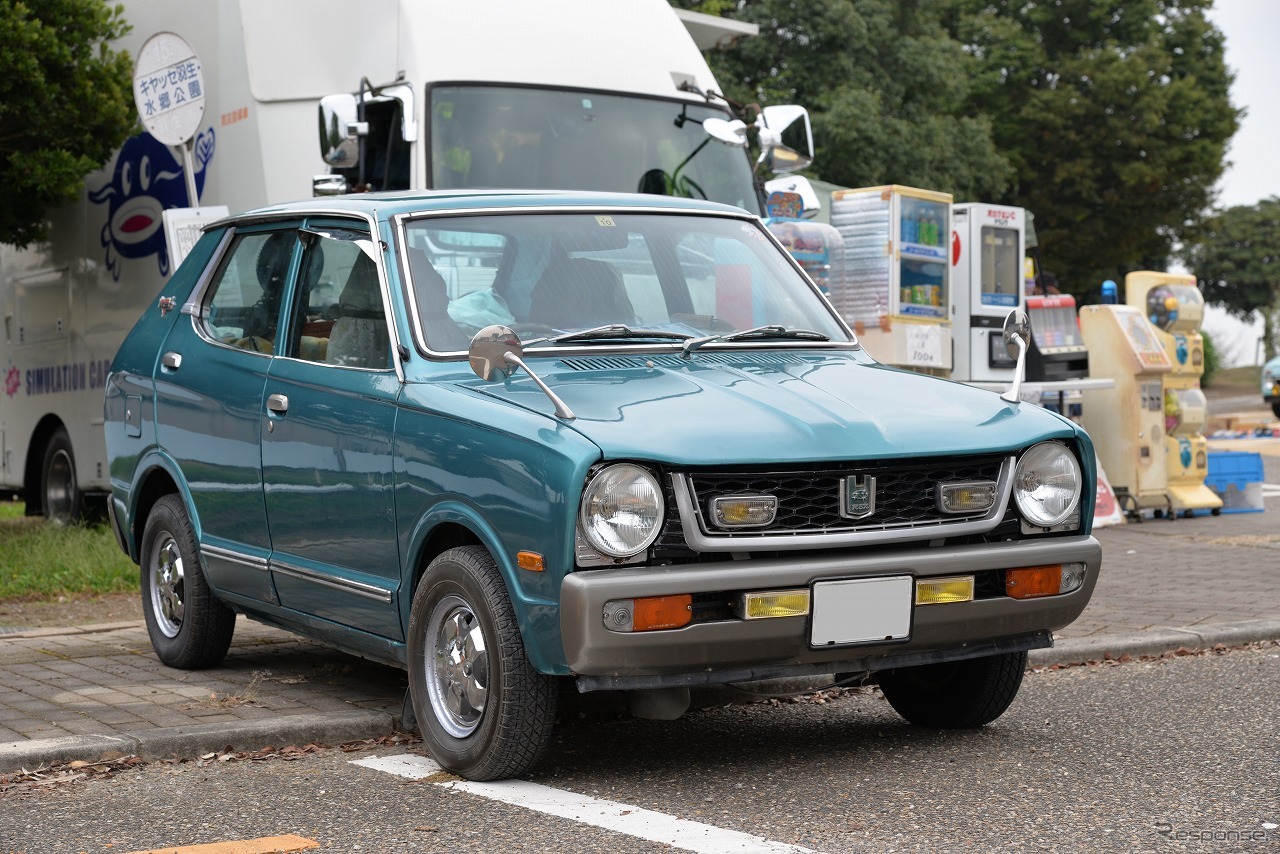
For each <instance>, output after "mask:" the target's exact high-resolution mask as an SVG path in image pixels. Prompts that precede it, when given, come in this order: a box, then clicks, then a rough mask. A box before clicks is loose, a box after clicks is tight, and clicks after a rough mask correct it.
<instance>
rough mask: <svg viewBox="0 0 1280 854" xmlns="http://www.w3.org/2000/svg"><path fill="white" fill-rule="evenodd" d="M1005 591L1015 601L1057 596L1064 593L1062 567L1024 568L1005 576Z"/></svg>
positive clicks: (1014, 570) (1009, 572)
mask: <svg viewBox="0 0 1280 854" xmlns="http://www.w3.org/2000/svg"><path fill="white" fill-rule="evenodd" d="M1004 591H1005V593H1007V594H1009V595H1010V596H1012V597H1013V598H1014V599H1034V598H1036V597H1037V596H1056V595H1058V594H1059V593H1061V592H1062V566H1061V565H1060V564H1054V565H1052V566H1024V567H1023V568H1021V569H1011V570H1009V571H1007V572H1006V573H1005V575H1004Z"/></svg>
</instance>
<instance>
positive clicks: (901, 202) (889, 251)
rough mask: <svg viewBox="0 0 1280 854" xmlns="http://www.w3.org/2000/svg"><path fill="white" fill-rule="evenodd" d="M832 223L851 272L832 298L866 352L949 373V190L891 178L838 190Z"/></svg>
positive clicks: (886, 360) (904, 364)
mask: <svg viewBox="0 0 1280 854" xmlns="http://www.w3.org/2000/svg"><path fill="white" fill-rule="evenodd" d="M831 224H832V225H833V226H835V228H836V229H837V230H838V232H839V233H840V235H841V237H843V239H844V246H845V265H846V276H845V279H844V281H843V282H839V283H837V282H834V281H833V282H832V302H833V303H835V304H836V305H837V306H838V307H839V306H844V307H843V308H840V311H841V313H842V314H843V316H844V318H845V320H846V321H848V322H849V324H850V325H851V326H853V328H854V331H855V332H856V333H857V334H858V338H859V340H860V341H861V342H862V344H863V346H864V347H866V348H867V352H868V353H870V354H871V355H872V356H874V357H875V358H876V359H877V360H878V361H880V362H883V363H885V364H888V365H896V366H899V367H903V368H909V369H911V370H914V371H919V372H921V373H928V374H935V375H938V376H947V375H948V374H950V372H951V366H952V357H951V321H950V318H949V316H948V315H949V311H950V305H951V296H950V270H951V264H950V258H949V255H950V252H949V249H948V246H947V244H948V242H949V240H950V235H951V196H950V195H949V194H947V193H937V192H933V191H931V190H918V189H914V188H912V187H902V186H899V185H896V184H894V185H890V186H884V187H867V188H863V189H859V190H837V191H835V192H834V193H832V195H831Z"/></svg>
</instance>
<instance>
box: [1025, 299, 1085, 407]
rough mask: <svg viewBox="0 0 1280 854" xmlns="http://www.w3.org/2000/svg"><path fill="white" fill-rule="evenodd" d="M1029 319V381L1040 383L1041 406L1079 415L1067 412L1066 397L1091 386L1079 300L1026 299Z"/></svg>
mask: <svg viewBox="0 0 1280 854" xmlns="http://www.w3.org/2000/svg"><path fill="white" fill-rule="evenodd" d="M1027 319H1028V320H1029V321H1030V322H1031V346H1030V347H1028V348H1027V382H1029V383H1040V384H1041V388H1042V389H1043V390H1044V396H1043V399H1042V401H1041V402H1042V403H1043V404H1044V405H1046V406H1048V407H1049V408H1050V409H1056V410H1057V411H1058V412H1059V413H1061V414H1063V415H1070V416H1072V417H1076V416H1078V415H1079V414H1080V413H1079V412H1076V411H1074V410H1075V407H1074V406H1073V407H1072V410H1071V411H1068V409H1067V404H1066V400H1067V395H1068V394H1072V395H1074V394H1075V393H1076V391H1077V390H1078V389H1082V388H1083V387H1085V386H1088V385H1090V383H1089V382H1088V381H1087V380H1086V379H1085V378H1086V377H1088V376H1089V348H1088V347H1086V346H1085V343H1084V338H1083V336H1081V334H1080V324H1079V323H1078V322H1077V320H1076V298H1075V297H1073V296H1071V295H1070V294H1055V295H1053V296H1035V297H1027Z"/></svg>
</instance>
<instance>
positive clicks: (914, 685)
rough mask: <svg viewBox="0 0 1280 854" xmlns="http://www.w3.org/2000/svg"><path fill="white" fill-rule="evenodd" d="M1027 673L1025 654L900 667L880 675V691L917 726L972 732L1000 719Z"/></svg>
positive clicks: (1006, 654)
mask: <svg viewBox="0 0 1280 854" xmlns="http://www.w3.org/2000/svg"><path fill="white" fill-rule="evenodd" d="M1026 669H1027V654H1026V653H1025V652H1010V653H1005V654H1003V655H991V656H986V657H984V658H969V659H965V660H964V661H947V662H943V663H941V664H925V665H921V666H919V667H899V668H898V669H896V670H886V671H884V672H883V673H880V674H879V681H880V690H881V691H883V692H884V696H885V699H886V700H888V701H889V705H891V706H893V709H894V711H896V712H897V713H898V714H900V715H902V716H903V717H904V718H906V719H907V720H908V721H910V722H911V723H913V724H915V725H917V726H927V727H936V728H938V729H971V728H973V727H980V726H985V725H986V724H989V723H991V722H992V721H994V720H995V719H996V718H998V717H1000V716H1001V715H1002V714H1004V712H1005V710H1006V709H1008V708H1009V704H1010V703H1012V702H1013V698H1014V697H1016V696H1017V695H1018V688H1019V687H1021V686H1022V674H1023V672H1024V671H1026Z"/></svg>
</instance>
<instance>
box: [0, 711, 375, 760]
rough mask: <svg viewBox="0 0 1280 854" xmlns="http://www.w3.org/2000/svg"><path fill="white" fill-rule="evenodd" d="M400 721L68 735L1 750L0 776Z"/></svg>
mask: <svg viewBox="0 0 1280 854" xmlns="http://www.w3.org/2000/svg"><path fill="white" fill-rule="evenodd" d="M399 724H400V719H399V716H395V715H391V714H390V713H388V712H379V711H374V710H365V709H361V710H355V711H350V712H335V713H333V714H310V715H284V716H282V717H278V718H272V719H270V720H259V721H229V722H225V723H216V724H203V725H197V726H188V727H160V728H157V729H151V730H141V731H137V732H126V733H121V734H119V735H71V736H64V737H62V738H45V739H34V740H29V741H10V742H7V743H4V744H0V773H8V772H13V771H19V770H21V769H24V768H25V769H27V770H32V769H35V768H39V767H42V766H49V765H55V764H58V763H62V762H71V761H73V760H76V759H82V760H85V761H92V760H96V759H110V758H119V757H121V756H129V755H135V756H140V757H142V758H143V759H148V760H154V759H172V758H179V759H190V758H193V757H196V756H200V755H202V754H205V753H213V752H216V751H221V750H224V749H226V748H227V747H230V748H231V749H232V750H258V749H260V748H263V747H266V746H268V745H270V746H275V747H284V746H285V745H289V744H297V745H302V744H309V743H312V742H315V743H319V744H328V745H337V744H342V743H344V742H347V741H357V740H359V739H366V738H379V737H381V736H384V735H388V734H390V733H391V732H394V731H395V729H396V728H397V727H398V726H399Z"/></svg>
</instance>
